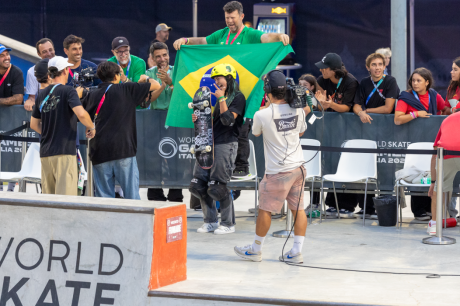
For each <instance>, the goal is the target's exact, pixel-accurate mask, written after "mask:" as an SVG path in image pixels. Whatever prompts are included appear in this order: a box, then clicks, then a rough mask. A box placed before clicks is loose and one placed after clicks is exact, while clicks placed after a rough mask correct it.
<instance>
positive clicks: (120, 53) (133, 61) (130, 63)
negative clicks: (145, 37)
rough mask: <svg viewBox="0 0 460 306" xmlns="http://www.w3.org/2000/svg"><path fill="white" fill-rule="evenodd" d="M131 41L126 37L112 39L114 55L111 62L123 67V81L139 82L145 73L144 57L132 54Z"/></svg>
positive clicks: (110, 59)
mask: <svg viewBox="0 0 460 306" xmlns="http://www.w3.org/2000/svg"><path fill="white" fill-rule="evenodd" d="M130 50H131V48H130V46H129V41H128V40H127V39H126V37H122V36H119V37H115V38H114V39H113V41H112V53H113V56H112V57H111V58H109V59H108V61H109V62H113V63H117V64H118V65H119V66H120V67H121V68H122V69H121V80H120V82H121V83H126V82H138V81H139V79H140V78H141V75H145V62H144V60H143V59H141V58H139V57H137V56H134V55H131V54H130Z"/></svg>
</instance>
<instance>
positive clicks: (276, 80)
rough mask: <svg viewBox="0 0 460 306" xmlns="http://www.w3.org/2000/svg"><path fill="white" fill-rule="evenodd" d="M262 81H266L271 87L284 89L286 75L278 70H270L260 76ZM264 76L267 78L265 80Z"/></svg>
mask: <svg viewBox="0 0 460 306" xmlns="http://www.w3.org/2000/svg"><path fill="white" fill-rule="evenodd" d="M262 78H263V79H264V83H265V82H268V83H269V84H270V87H271V89H284V88H286V76H285V75H284V74H283V73H282V72H281V71H280V70H272V71H270V72H269V73H267V74H266V75H264V76H263V77H262ZM265 78H268V80H267V81H265Z"/></svg>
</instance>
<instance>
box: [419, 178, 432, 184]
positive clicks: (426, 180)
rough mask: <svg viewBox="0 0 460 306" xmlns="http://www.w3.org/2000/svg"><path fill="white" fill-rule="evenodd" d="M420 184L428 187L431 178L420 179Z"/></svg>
mask: <svg viewBox="0 0 460 306" xmlns="http://www.w3.org/2000/svg"><path fill="white" fill-rule="evenodd" d="M420 184H428V185H430V184H431V177H422V178H421V179H420Z"/></svg>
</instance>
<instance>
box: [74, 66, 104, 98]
mask: <svg viewBox="0 0 460 306" xmlns="http://www.w3.org/2000/svg"><path fill="white" fill-rule="evenodd" d="M95 78H98V77H97V75H96V71H95V69H94V68H93V67H88V68H85V69H82V70H81V71H80V73H78V72H75V74H74V78H73V87H74V88H77V87H83V96H82V99H83V98H84V97H86V95H87V94H88V92H91V91H94V90H96V89H97V86H88V85H93V82H94V79H95Z"/></svg>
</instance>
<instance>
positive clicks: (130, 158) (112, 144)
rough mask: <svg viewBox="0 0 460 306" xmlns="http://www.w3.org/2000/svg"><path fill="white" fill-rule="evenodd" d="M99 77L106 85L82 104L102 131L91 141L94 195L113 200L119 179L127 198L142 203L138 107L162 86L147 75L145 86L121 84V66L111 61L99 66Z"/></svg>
mask: <svg viewBox="0 0 460 306" xmlns="http://www.w3.org/2000/svg"><path fill="white" fill-rule="evenodd" d="M97 75H98V77H99V78H100V79H101V80H102V82H103V83H101V84H99V86H98V89H97V90H94V91H92V92H89V93H88V95H87V96H86V97H85V98H84V99H83V102H82V103H83V105H84V106H85V109H86V110H87V111H88V112H89V114H90V115H91V118H92V119H93V120H94V122H95V125H96V128H97V130H98V131H100V132H99V133H98V134H97V135H96V137H95V138H94V139H93V140H92V141H90V154H89V156H90V159H91V161H92V162H93V167H94V185H95V195H96V196H97V197H106V198H114V197H115V180H116V181H117V182H118V183H119V184H120V186H121V188H122V190H123V192H124V197H125V198H127V199H134V200H140V196H139V169H138V168H137V160H136V153H137V133H136V107H137V106H139V105H142V106H144V107H145V106H148V104H150V102H145V100H146V98H147V95H148V94H149V91H152V90H158V89H160V84H159V83H158V82H157V81H155V80H153V79H150V78H149V77H147V76H146V75H143V76H141V77H140V80H139V83H144V84H138V83H133V82H128V83H120V78H121V69H120V66H118V65H117V64H115V63H112V62H108V61H107V62H103V63H101V64H99V66H98V68H97ZM145 104H146V105H145Z"/></svg>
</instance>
